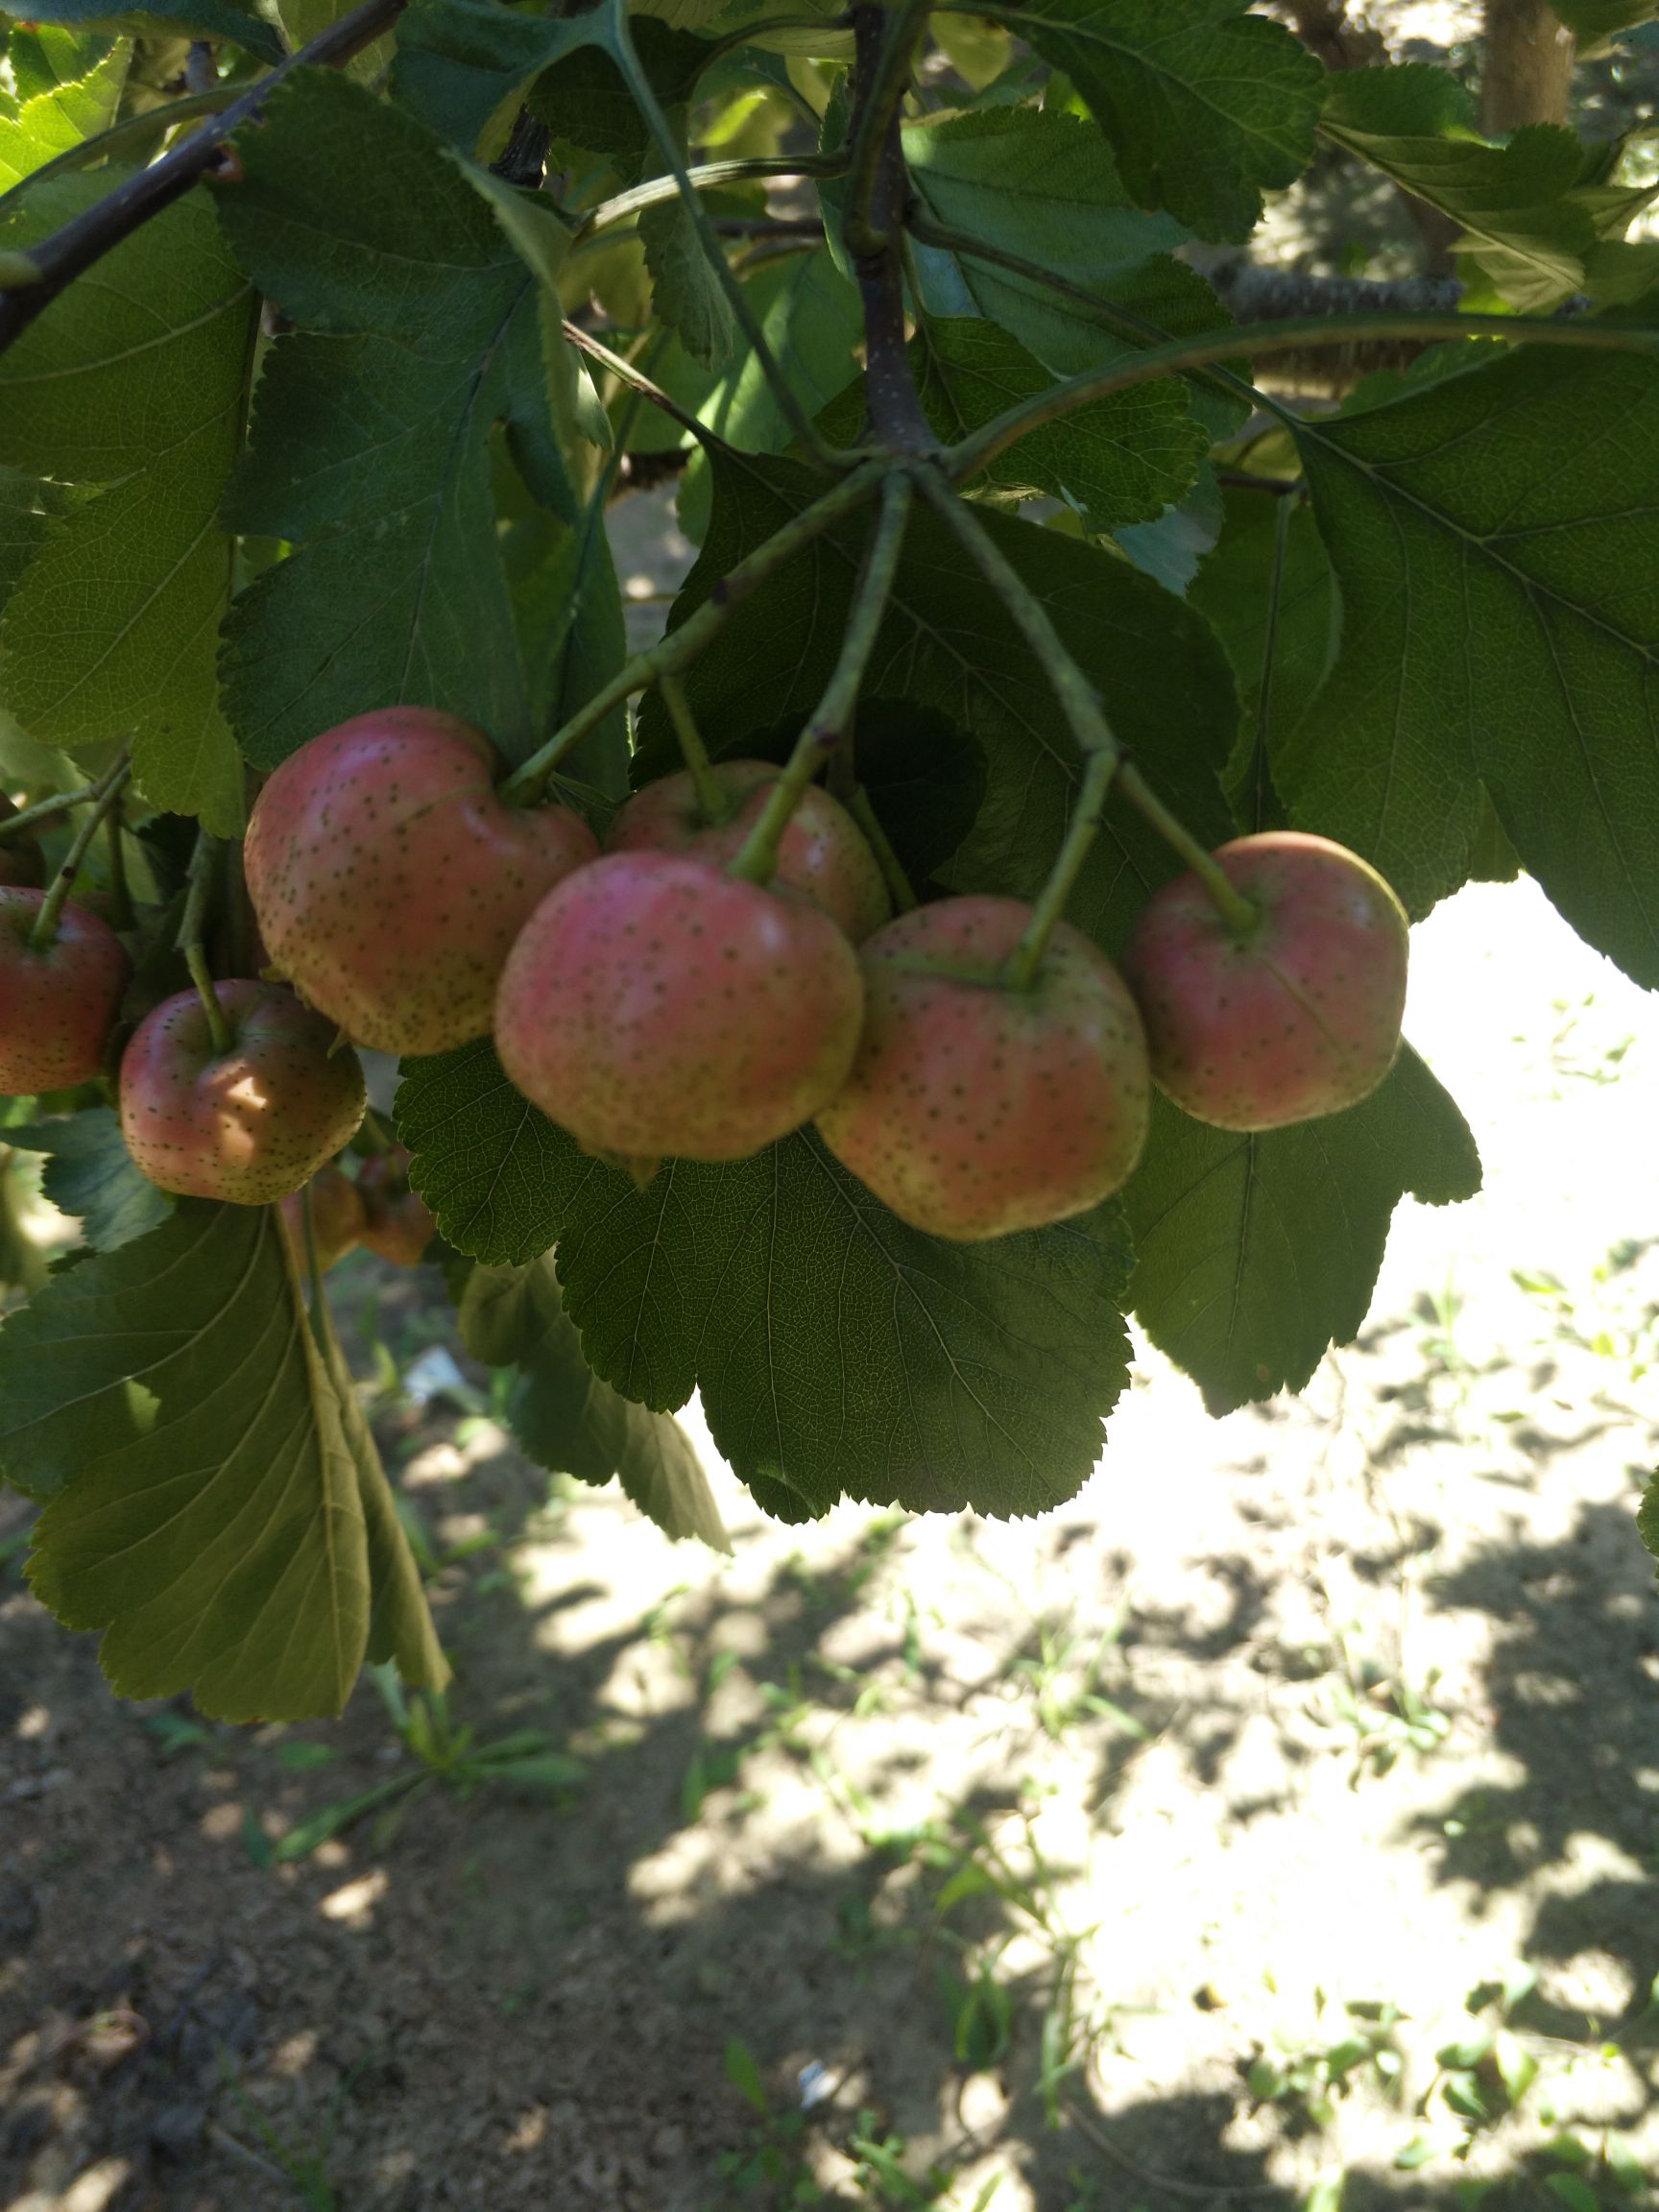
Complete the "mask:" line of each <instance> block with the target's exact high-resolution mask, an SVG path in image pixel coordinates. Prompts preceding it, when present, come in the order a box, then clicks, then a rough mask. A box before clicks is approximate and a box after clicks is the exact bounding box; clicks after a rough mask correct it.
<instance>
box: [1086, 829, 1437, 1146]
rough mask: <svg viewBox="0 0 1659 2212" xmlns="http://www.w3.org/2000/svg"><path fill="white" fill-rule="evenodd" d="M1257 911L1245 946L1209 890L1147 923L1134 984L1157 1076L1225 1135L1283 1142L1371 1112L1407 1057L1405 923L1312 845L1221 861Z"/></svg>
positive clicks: (1258, 849) (1379, 881) (1162, 903)
mask: <svg viewBox="0 0 1659 2212" xmlns="http://www.w3.org/2000/svg"><path fill="white" fill-rule="evenodd" d="M1215 859H1216V862H1217V863H1218V865H1219V866H1220V867H1221V869H1222V870H1223V872H1224V873H1225V875H1226V877H1227V879H1228V881H1229V882H1230V883H1232V884H1233V885H1234V887H1235V888H1236V889H1237V890H1238V892H1239V893H1240V894H1241V895H1242V896H1243V897H1244V898H1245V899H1247V900H1248V901H1249V902H1251V904H1252V905H1253V906H1254V907H1255V908H1256V910H1257V920H1256V922H1255V924H1254V926H1252V927H1251V928H1249V929H1248V930H1246V931H1244V932H1243V933H1242V934H1240V933H1238V932H1237V931H1236V930H1235V929H1234V927H1233V926H1232V925H1231V924H1230V923H1229V922H1228V921H1227V920H1226V919H1224V917H1223V916H1222V914H1221V912H1220V909H1219V908H1218V907H1217V906H1216V904H1215V902H1214V899H1213V898H1212V897H1211V895H1210V893H1209V892H1208V891H1207V890H1206V889H1205V888H1204V885H1203V883H1202V882H1201V881H1200V879H1199V878H1198V877H1197V876H1195V875H1186V876H1182V877H1178V878H1176V880H1175V881H1174V882H1172V883H1166V884H1165V886H1164V888H1163V889H1162V890H1161V891H1159V892H1157V893H1155V894H1154V896H1153V897H1152V899H1151V900H1150V901H1149V902H1147V904H1146V906H1145V907H1144V908H1143V909H1142V914H1141V916H1140V919H1139V920H1138V922H1137V923H1136V926H1135V930H1134V934H1133V936H1132V938H1131V940H1130V946H1129V950H1128V953H1127V955H1126V957H1125V959H1124V963H1123V966H1124V972H1125V973H1126V974H1127V975H1128V977H1129V980H1130V983H1131V985H1132V986H1133V988H1134V991H1135V996H1136V998H1138V999H1139V1001H1140V1005H1141V1012H1142V1018H1143V1020H1144V1022H1145V1023H1146V1038H1147V1046H1148V1050H1149V1052H1150V1055H1151V1062H1152V1074H1153V1077H1154V1079H1155V1081H1156V1082H1157V1084H1158V1086H1159V1088H1160V1089H1161V1090H1162V1091H1164V1092H1165V1093H1166V1094H1167V1095H1168V1096H1169V1097H1170V1098H1172V1099H1173V1100H1174V1101H1175V1103H1176V1105H1177V1106H1179V1107H1181V1108H1182V1109H1183V1111H1184V1112H1186V1113H1188V1114H1190V1115H1191V1116H1192V1117H1193V1118H1195V1119H1196V1120H1199V1121H1208V1122H1211V1123H1213V1124H1214V1126H1215V1127H1216V1128H1218V1129H1240V1130H1260V1129H1282V1128H1284V1127H1285V1126H1286V1124H1288V1123H1290V1122H1293V1121H1309V1120H1312V1119H1313V1118H1315V1117H1317V1116H1319V1115H1322V1114H1335V1113H1338V1112H1340V1110H1341V1109H1342V1108H1343V1107H1344V1106H1354V1105H1357V1104H1358V1101H1359V1100H1360V1099H1361V1098H1365V1097H1368V1096H1369V1095H1370V1094H1371V1093H1372V1092H1373V1091H1375V1090H1376V1088H1377V1086H1378V1084H1379V1083H1381V1082H1382V1080H1383V1077H1384V1076H1385V1075H1386V1074H1387V1072H1388V1070H1389V1069H1390V1068H1391V1067H1392V1066H1393V1064H1394V1058H1395V1055H1396V1053H1397V1052H1398V1051H1399V1049H1400V1022H1401V1019H1402V1017H1403V1015H1404V1013H1405V1008H1406V963H1407V950H1408V940H1409V930H1408V926H1407V920H1406V911H1405V908H1404V907H1403V906H1402V905H1401V903H1400V902H1399V900H1398V899H1397V898H1396V897H1395V896H1394V893H1393V892H1392V891H1391V890H1390V889H1389V887H1388V885H1387V884H1386V883H1385V882H1384V881H1383V878H1382V877H1381V876H1379V875H1378V873H1377V871H1376V869H1375V868H1372V867H1370V866H1369V865H1368V864H1367V863H1366V862H1365V861H1363V860H1361V859H1360V858H1359V856H1358V854H1355V853H1350V852H1349V851H1348V850H1347V848H1346V847H1345V846H1341V845H1334V844H1333V843H1331V841H1330V840H1329V839H1328V838H1325V837H1310V836H1307V835H1305V834H1304V833H1303V832H1301V831H1300V830H1294V829H1274V830H1267V831H1264V832H1263V833H1262V835H1260V836H1255V837H1239V838H1236V839H1235V840H1234V841H1233V843H1232V844H1230V845H1223V846H1222V847H1221V848H1220V849H1219V851H1218V852H1217V853H1216V854H1215Z"/></svg>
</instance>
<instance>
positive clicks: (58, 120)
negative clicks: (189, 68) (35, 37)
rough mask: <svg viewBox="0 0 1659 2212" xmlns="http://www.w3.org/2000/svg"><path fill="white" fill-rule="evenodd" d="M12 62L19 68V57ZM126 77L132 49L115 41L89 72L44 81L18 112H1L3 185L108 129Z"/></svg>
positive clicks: (0, 186) (0, 181) (8, 186)
mask: <svg viewBox="0 0 1659 2212" xmlns="http://www.w3.org/2000/svg"><path fill="white" fill-rule="evenodd" d="M41 36H51V35H50V34H49V33H48V34H43V35H41ZM12 67H13V72H15V69H16V62H15V61H13V63H12ZM126 81H127V49H126V47H125V46H115V47H111V48H109V49H108V51H106V52H105V54H104V55H103V57H102V58H101V59H100V60H96V61H95V63H94V65H93V66H92V67H91V68H89V69H88V70H87V72H86V74H85V75H84V76H80V77H71V78H68V79H60V80H58V81H57V82H55V83H53V84H50V85H44V84H43V85H42V86H41V89H40V90H38V91H37V92H36V94H35V95H34V97H33V98H26V99H24V100H23V102H22V105H21V106H20V107H19V108H17V109H16V110H15V112H14V113H12V114H10V115H8V114H0V191H8V190H10V189H11V187H12V185H14V184H15V183H16V182H17V181H18V180H19V179H20V178H23V177H27V176H28V175H29V173H30V171H31V170H33V169H38V168H39V167H40V165H41V163H42V162H43V161H50V160H51V159H52V157H53V156H54V155H56V154H63V153H66V152H67V151H68V150H69V148H70V147H71V146H78V145H80V143H81V141H82V139H83V138H91V137H93V136H95V135H96V134H97V132H100V131H104V130H107V129H108V126H109V125H110V124H111V123H112V122H113V121H114V120H115V110H116V108H117V107H118V106H119V105H120V100H121V87H122V85H123V84H125V83H126ZM18 89H19V91H21V90H22V85H21V84H19V87H18Z"/></svg>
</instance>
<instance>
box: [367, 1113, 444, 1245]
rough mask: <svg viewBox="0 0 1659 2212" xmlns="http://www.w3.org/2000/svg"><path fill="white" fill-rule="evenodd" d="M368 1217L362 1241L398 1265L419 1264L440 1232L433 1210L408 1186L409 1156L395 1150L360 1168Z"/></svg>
mask: <svg viewBox="0 0 1659 2212" xmlns="http://www.w3.org/2000/svg"><path fill="white" fill-rule="evenodd" d="M357 1188H358V1190H359V1191H360V1192H361V1193H362V1198H363V1206H364V1213H365V1219H364V1224H363V1231H362V1237H361V1239H360V1241H361V1242H363V1243H364V1244H366V1245H367V1246H368V1248H369V1250H370V1251H371V1252H377V1253H378V1254H379V1255H380V1257H381V1259H382V1260H390V1261H391V1262H392V1263H393V1265H394V1266H395V1267H415V1266H418V1265H419V1264H420V1262H421V1259H422V1257H423V1256H424V1254H425V1250H426V1247H427V1245H428V1244H430V1243H431V1241H432V1239H433V1238H434V1237H436V1236H437V1234H438V1223H437V1220H436V1218H435V1216H434V1214H433V1212H432V1209H431V1207H430V1206H428V1205H427V1203H426V1201H425V1199H424V1198H422V1197H421V1194H420V1192H419V1191H418V1190H410V1188H409V1155H408V1153H407V1152H406V1151H405V1150H404V1148H403V1146H402V1145H401V1144H399V1145H398V1146H397V1149H396V1150H395V1151H392V1152H382V1153H378V1154H377V1155H376V1156H375V1157H374V1158H373V1160H365V1161H364V1163H363V1166H362V1167H361V1168H360V1169H359V1170H358V1175H357Z"/></svg>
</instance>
